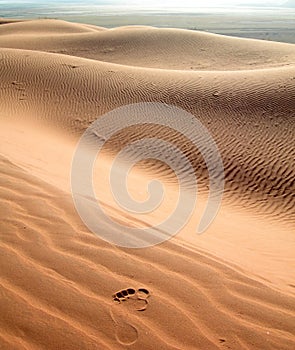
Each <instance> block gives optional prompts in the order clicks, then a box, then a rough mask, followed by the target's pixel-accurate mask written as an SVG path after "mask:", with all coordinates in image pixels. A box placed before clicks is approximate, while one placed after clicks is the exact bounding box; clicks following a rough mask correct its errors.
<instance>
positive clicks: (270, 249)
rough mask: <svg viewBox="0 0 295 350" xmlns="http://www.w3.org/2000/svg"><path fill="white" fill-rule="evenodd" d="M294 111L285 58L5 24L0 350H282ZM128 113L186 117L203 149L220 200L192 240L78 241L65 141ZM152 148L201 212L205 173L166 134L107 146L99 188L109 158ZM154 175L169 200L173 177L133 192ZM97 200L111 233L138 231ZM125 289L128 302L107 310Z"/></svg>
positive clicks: (290, 308)
mask: <svg viewBox="0 0 295 350" xmlns="http://www.w3.org/2000/svg"><path fill="white" fill-rule="evenodd" d="M294 101H295V46H294V45H291V44H280V43H272V42H260V41H257V40H247V39H236V38H235V39H234V38H228V37H224V36H219V35H213V34H204V33H198V32H191V31H185V30H174V29H161V30H160V29H156V28H149V27H124V28H116V29H112V30H107V29H105V28H100V27H97V28H96V27H95V26H90V25H81V24H74V23H67V22H63V21H56V20H39V21H25V22H19V23H5V24H2V25H1V26H0V107H1V109H0V118H1V131H0V137H1V149H0V150H1V167H0V169H1V185H0V186H1V198H2V200H1V202H0V205H1V213H2V220H1V224H0V225H1V240H0V246H1V259H2V261H1V267H2V268H1V282H0V283H1V289H0V290H1V317H0V322H1V328H2V332H1V337H0V347H1V348H3V349H14V348H15V349H58V348H62V349H125V348H130V349H201V350H203V349H204V350H205V349H206V350H207V349H224V348H229V349H280V350H281V349H293V348H294V344H295V338H294V334H293V333H294V332H293V330H294V319H295V299H294V280H293V271H294V267H295V257H294V248H295V244H294V228H295V212H294V208H295V199H294V177H295V176H294V175H295V168H294V159H295V151H294V149H295V148H294V130H295V128H294V123H295V119H294V116H295V115H294V110H295V102H294ZM139 102H162V103H165V104H167V105H174V106H178V107H180V108H182V109H184V110H186V111H188V112H191V113H192V114H193V115H195V116H196V117H197V118H198V119H199V120H200V121H201V122H202V123H203V124H204V125H205V126H206V127H207V128H208V130H209V131H210V133H211V134H212V136H213V138H214V140H215V141H216V144H217V146H218V148H219V150H220V153H221V156H222V159H223V163H224V169H225V193H224V199H223V204H222V208H221V211H220V215H219V216H218V217H217V218H216V221H215V222H214V223H213V225H212V227H211V228H210V229H209V231H208V232H207V233H206V234H205V235H203V236H201V237H195V236H194V234H193V232H194V231H193V227H194V221H195V220H197V218H198V215H199V213H198V212H196V215H195V216H194V217H193V218H192V221H191V222H190V223H189V224H188V226H187V227H186V228H184V230H183V232H181V234H180V235H179V237H176V238H174V239H172V240H171V241H169V242H165V243H163V244H161V245H159V246H156V247H152V248H146V249H138V250H136V249H122V248H118V247H116V246H114V245H112V244H109V243H106V242H104V241H103V240H101V239H99V238H98V237H96V236H95V235H93V234H92V233H90V232H89V231H88V230H87V228H86V227H85V226H84V224H83V223H82V221H81V219H80V217H79V216H78V214H77V213H76V211H75V209H74V204H73V201H72V198H71V195H70V186H69V172H70V165H71V157H72V154H73V151H74V148H75V144H76V142H77V140H78V138H79V137H80V135H81V134H82V133H83V131H84V130H85V129H86V128H87V127H88V126H89V125H90V124H91V123H92V122H93V121H94V120H96V119H97V118H98V117H99V116H101V115H103V114H104V113H106V112H108V111H111V110H113V109H114V108H116V107H120V106H122V105H127V104H132V103H139ZM122 125H124V115H122ZM150 135H153V136H154V137H157V138H159V139H165V140H168V141H170V142H172V143H173V144H175V145H177V146H178V147H179V148H180V149H182V151H183V152H184V153H185V154H186V156H187V157H188V158H189V159H190V160H191V161H192V163H193V165H194V169H195V172H196V175H197V178H198V180H199V186H200V189H199V192H200V196H201V200H202V198H205V197H206V195H207V192H208V190H207V186H208V173H207V171H206V164H205V162H204V159H203V158H202V156H201V154H200V152H199V151H198V150H197V149H195V147H194V146H193V145H191V144H189V143H187V142H186V140H185V139H184V138H183V137H182V136H181V135H179V134H177V133H171V132H168V130H167V129H165V128H161V127H157V126H153V127H150V126H146V127H136V128H133V129H130V128H129V129H127V130H124V131H122V132H121V133H119V134H118V135H116V137H115V138H113V139H111V140H110V142H109V143H108V145H107V146H108V147H107V148H106V159H105V160H104V161H103V162H102V163H101V172H103V171H106V169H107V164H108V161H109V160H110V159H111V157H112V156H113V155H114V154H116V153H117V152H118V150H119V149H120V148H122V147H123V146H124V145H126V144H127V143H128V142H131V141H135V140H138V139H141V138H143V137H146V136H150ZM171 157H173V155H171ZM147 165H148V167H147ZM153 173H156V174H157V175H159V176H160V177H162V179H163V180H164V181H165V182H166V183H167V184H168V185H169V186H170V187H171V188H172V189H173V188H174V187H176V185H177V184H176V181H175V176H174V174H173V172H171V171H169V169H167V168H166V167H165V166H164V165H161V164H159V163H158V162H152V163H151V162H149V163H148V164H147V163H143V164H141V166H140V167H139V168H138V172H137V173H135V177H134V178H133V180H132V189H133V191H134V192H135V193H136V192H140V190H141V189H142V187H143V183H144V182H145V181H146V178H147V177H148V176H151V174H153ZM139 174H140V175H139ZM183 175H184V176H185V175H186V169H183ZM171 191H172V190H171ZM171 196H172V192H171ZM171 198H172V197H171ZM99 199H100V200H101V201H102V203H103V205H104V206H105V207H108V208H109V210H110V215H112V216H113V217H114V218H116V219H118V220H120V221H122V222H124V223H126V224H131V225H138V224H139V222H138V221H137V220H138V217H137V216H136V215H134V216H130V215H129V216H127V215H125V214H122V212H120V211H118V210H117V208H116V206H115V205H114V204H113V201H112V200H111V199H110V195H109V194H107V193H102V194H99ZM171 205H172V204H171V203H170V206H171ZM170 206H169V203H168V205H167V206H166V207H163V208H164V209H163V211H162V213H159V216H160V214H165V213H166V212H165V210H169V208H170ZM160 211H161V210H160ZM157 219H159V217H158V216H157V215H155V216H153V215H147V216H146V217H145V219H144V221H145V222H144V223H145V224H153V223H154V221H155V220H157ZM128 288H129V289H130V290H134V294H132V297H130V298H129V299H128V300H126V301H124V302H121V303H119V304H118V303H115V302H114V300H113V298H112V295H113V294H114V293H115V292H117V291H122V290H125V289H128ZM140 288H144V289H147V290H148V291H149V292H150V296H149V298H148V299H145V298H146V296H145V295H144V296H142V293H141V292H140ZM141 309H144V311H138V310H141Z"/></svg>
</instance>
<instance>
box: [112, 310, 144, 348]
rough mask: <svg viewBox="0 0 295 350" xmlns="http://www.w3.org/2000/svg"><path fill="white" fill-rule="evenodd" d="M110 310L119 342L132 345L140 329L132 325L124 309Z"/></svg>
mask: <svg viewBox="0 0 295 350" xmlns="http://www.w3.org/2000/svg"><path fill="white" fill-rule="evenodd" d="M114 307H117V305H116V306H113V309H111V310H110V314H111V318H112V320H113V321H114V323H115V336H116V340H117V342H118V343H120V344H121V345H132V344H134V343H136V341H137V339H138V331H137V329H136V327H134V326H132V324H130V323H129V322H128V321H127V320H128V317H127V315H126V313H125V312H124V310H118V309H117V308H116V310H115V309H114Z"/></svg>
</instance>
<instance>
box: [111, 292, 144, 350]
mask: <svg viewBox="0 0 295 350" xmlns="http://www.w3.org/2000/svg"><path fill="white" fill-rule="evenodd" d="M149 296H150V292H149V291H148V290H147V289H146V288H139V289H138V290H135V289H134V288H126V289H122V290H120V291H118V292H116V293H114V294H113V296H112V297H113V301H114V305H113V306H112V309H111V310H110V314H111V317H112V319H113V321H114V323H115V328H116V332H115V334H116V340H117V341H118V342H119V343H120V344H122V345H132V344H134V343H135V342H136V341H137V339H138V330H137V329H136V327H135V326H133V325H132V324H131V323H130V322H129V320H128V319H129V316H130V314H132V312H134V311H145V310H146V308H147V306H148V301H147V299H148V298H149Z"/></svg>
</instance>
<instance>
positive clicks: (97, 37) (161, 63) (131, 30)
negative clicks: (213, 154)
mask: <svg viewBox="0 0 295 350" xmlns="http://www.w3.org/2000/svg"><path fill="white" fill-rule="evenodd" d="M34 31H35V32H36V31H37V32H38V36H35V37H34V40H32V38H31V35H32V34H33V35H34ZM0 46H1V47H7V48H18V49H29V50H40V51H48V52H54V53H63V54H68V55H71V56H78V57H85V58H90V59H95V60H100V61H104V62H112V63H117V64H123V65H131V66H141V67H149V68H162V69H180V70H183V69H186V70H241V69H256V68H266V67H274V66H283V65H287V66H288V65H290V63H294V62H295V53H294V45H292V44H281V43H272V42H267V41H259V40H253V39H246V40H245V39H240V38H231V37H226V36H221V35H216V34H209V33H204V32H196V31H189V30H182V29H158V28H153V27H145V26H130V27H120V28H114V29H109V30H107V29H104V28H101V27H97V28H95V26H90V25H82V24H72V23H67V22H64V21H60V20H39V21H38V20H35V21H27V22H21V23H12V24H6V25H3V26H1V27H0ZM245 52H247V54H246V55H245ZM180 58H181V59H180Z"/></svg>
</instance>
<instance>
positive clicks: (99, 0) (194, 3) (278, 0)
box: [0, 0, 285, 7]
mask: <svg viewBox="0 0 295 350" xmlns="http://www.w3.org/2000/svg"><path fill="white" fill-rule="evenodd" d="M50 2H59V3H69V2H71V1H69V0H12V1H11V0H10V1H8V0H0V4H1V3H2V4H3V3H10V4H11V5H13V4H17V3H50ZM72 2H73V3H77V2H80V3H83V4H85V5H87V3H91V4H97V5H100V4H102V5H106V4H107V3H109V4H116V5H144V6H160V7H165V6H167V7H170V6H176V7H187V6H189V7H208V6H217V7H223V6H234V5H240V4H249V5H266V4H267V5H279V4H282V3H284V2H285V1H284V0H205V1H203V0H149V1H146V0H143V1H141V0H81V1H79V0H72Z"/></svg>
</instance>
